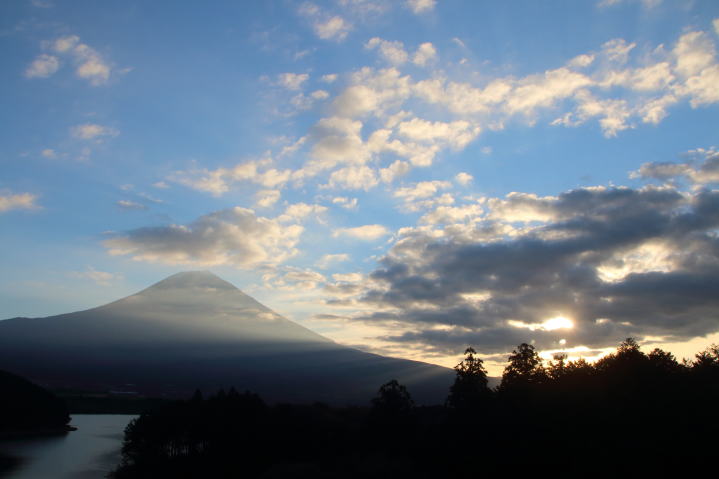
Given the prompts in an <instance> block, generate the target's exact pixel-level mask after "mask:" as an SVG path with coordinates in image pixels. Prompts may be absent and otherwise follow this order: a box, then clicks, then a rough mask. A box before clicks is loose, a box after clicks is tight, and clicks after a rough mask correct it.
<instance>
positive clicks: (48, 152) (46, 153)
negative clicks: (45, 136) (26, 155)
mask: <svg viewBox="0 0 719 479" xmlns="http://www.w3.org/2000/svg"><path fill="white" fill-rule="evenodd" d="M40 154H41V155H42V156H43V157H44V158H48V159H54V158H57V152H56V151H55V150H53V149H52V148H45V149H44V150H42V151H41V152H40Z"/></svg>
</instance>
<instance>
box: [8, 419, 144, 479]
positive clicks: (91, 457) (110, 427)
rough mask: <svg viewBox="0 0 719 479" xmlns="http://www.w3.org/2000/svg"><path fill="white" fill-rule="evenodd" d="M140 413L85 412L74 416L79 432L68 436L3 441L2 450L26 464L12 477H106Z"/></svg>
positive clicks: (30, 478) (85, 478) (45, 478)
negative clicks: (129, 426) (134, 419)
mask: <svg viewBox="0 0 719 479" xmlns="http://www.w3.org/2000/svg"><path fill="white" fill-rule="evenodd" d="M134 417H136V416H129V415H119V414H82V415H79V414H78V415H74V416H72V420H71V421H70V424H71V425H73V426H75V427H77V428H78V429H77V431H73V432H70V433H68V434H66V435H64V436H53V437H46V438H35V439H20V440H15V441H9V442H0V451H2V452H4V453H5V454H7V455H10V456H15V457H19V458H21V459H22V460H23V463H22V464H21V465H20V466H19V467H18V468H17V469H14V470H13V471H12V472H10V473H9V475H7V476H5V477H7V478H8V479H51V478H52V479H71V478H72V479H95V478H98V479H99V478H104V477H105V476H106V475H107V473H108V472H110V471H111V470H113V469H114V468H115V466H117V465H118V464H119V462H120V448H121V447H122V437H123V433H124V431H125V426H127V423H129V422H130V420H131V419H133V418H134Z"/></svg>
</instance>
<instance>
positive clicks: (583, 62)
mask: <svg viewBox="0 0 719 479" xmlns="http://www.w3.org/2000/svg"><path fill="white" fill-rule="evenodd" d="M593 62H594V55H590V54H582V55H577V56H576V57H574V58H572V59H571V60H570V61H569V63H568V65H569V66H570V67H573V68H584V67H588V66H589V65H591V64H592V63H593Z"/></svg>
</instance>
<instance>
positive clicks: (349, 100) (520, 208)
mask: <svg viewBox="0 0 719 479" xmlns="http://www.w3.org/2000/svg"><path fill="white" fill-rule="evenodd" d="M0 12H1V14H0V58H2V68H0V82H1V85H2V88H0V95H2V105H3V108H2V110H0V115H1V116H2V124H3V129H2V132H1V133H0V134H1V135H2V142H0V161H1V162H2V175H0V241H2V243H1V244H2V250H1V251H2V253H1V254H2V256H0V260H1V261H2V264H3V267H2V274H1V275H0V317H4V318H9V317H14V316H43V315H50V314H58V313H62V312H68V311H72V310H78V309H85V308H88V307H92V306H96V305H99V304H102V303H104V302H108V301H110V300H114V299H117V298H119V297H122V296H125V295H127V294H131V293H132V292H135V291H137V290H139V289H141V288H143V287H145V286H147V285H149V284H151V283H153V282H155V281H158V280H160V279H162V278H163V277H165V276H167V275H169V274H171V273H174V272H177V271H182V270H189V269H210V270H212V271H213V272H215V273H217V274H218V275H220V276H222V277H223V278H225V279H227V280H229V281H231V282H233V283H234V284H235V285H237V286H238V287H240V288H241V289H243V290H244V291H246V292H247V293H249V294H251V295H253V296H254V297H256V298H257V299H258V300H260V301H262V302H263V303H265V304H266V305H268V306H269V307H271V308H273V309H275V310H276V311H278V312H280V313H282V314H284V315H286V316H287V317H289V318H291V319H294V320H296V321H298V322H301V323H302V324H304V325H306V326H308V327H310V328H312V329H314V330H316V331H318V332H320V333H322V334H326V335H327V336H329V337H331V338H333V339H335V340H337V341H340V342H343V343H345V344H350V345H355V346H358V347H361V348H364V349H366V350H370V351H376V352H380V353H386V354H392V355H398V356H405V357H411V358H417V359H423V360H427V361H432V362H437V363H440V364H446V365H450V366H451V365H453V364H454V362H455V361H456V359H457V358H458V357H459V356H458V355H459V354H460V353H461V352H462V351H463V350H464V348H465V347H466V346H467V345H469V344H473V345H475V347H476V348H477V349H478V350H479V351H480V352H481V353H483V354H484V355H485V357H487V358H488V359H489V364H490V368H491V367H492V364H494V363H493V361H500V362H501V358H503V357H504V356H505V355H506V352H507V351H509V350H511V349H512V347H513V346H515V345H516V344H518V343H519V342H522V341H528V342H529V341H533V342H534V344H536V345H537V347H539V348H540V349H542V350H543V351H546V352H547V354H550V352H551V351H555V350H568V351H570V352H571V353H572V354H574V355H583V356H585V357H590V358H591V357H595V356H597V355H599V354H601V353H602V352H603V351H605V350H606V348H607V347H610V346H614V345H616V344H618V342H619V341H620V340H621V339H623V338H624V337H626V336H629V335H631V336H636V337H638V338H641V339H643V340H644V341H645V343H646V344H648V345H649V344H659V345H664V347H668V348H670V349H672V350H673V351H675V352H676V353H677V354H678V355H682V354H689V353H690V352H691V351H692V350H696V349H698V347H700V346H702V345H704V344H706V343H708V342H710V341H711V340H715V341H716V338H717V336H716V335H715V333H716V332H717V331H719V300H717V299H716V298H715V297H714V296H715V294H714V292H715V291H716V289H715V288H714V287H715V286H716V285H717V283H718V282H719V253H718V252H719V243H718V240H717V231H718V230H717V228H719V220H718V218H719V200H717V199H716V198H717V197H719V192H717V190H716V187H717V182H718V181H719V153H717V149H716V147H717V145H718V144H719V139H718V138H717V136H718V135H717V133H719V132H718V127H719V121H718V120H719V115H718V113H719V109H718V105H719V59H718V57H717V46H718V45H719V4H717V3H716V2H714V1H699V0H696V1H686V0H685V1H672V0H663V1H662V0H642V1H639V0H600V1H582V2H570V1H564V2H559V1H556V2H551V1H547V2H536V1H516V2H480V1H460V0H436V1H435V0H408V1H399V0H398V1H395V2H380V1H375V0H328V1H326V2H319V1H317V2H291V1H271V0H268V1H263V2H237V1H226V2H221V1H216V2H206V3H204V4H202V5H200V4H196V3H194V2H177V1H172V2H170V1H168V2H161V1H157V2H152V3H148V2H139V1H137V2H133V1H123V2H95V1H53V0H47V1H45V0H32V1H30V0H28V1H21V0H10V1H6V2H3V3H2V5H0ZM553 318H554V319H555V320H554V321H553V322H548V321H549V320H552V319H553ZM556 318H564V319H563V320H556Z"/></svg>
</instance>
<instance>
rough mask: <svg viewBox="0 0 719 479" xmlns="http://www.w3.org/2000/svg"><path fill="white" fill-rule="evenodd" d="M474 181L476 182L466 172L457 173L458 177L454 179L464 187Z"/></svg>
mask: <svg viewBox="0 0 719 479" xmlns="http://www.w3.org/2000/svg"><path fill="white" fill-rule="evenodd" d="M472 180H474V177H473V176H472V175H470V174H469V173H465V172H461V173H457V176H455V177H454V181H456V182H457V183H459V184H460V185H462V186H467V185H468V184H470V183H471V182H472Z"/></svg>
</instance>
